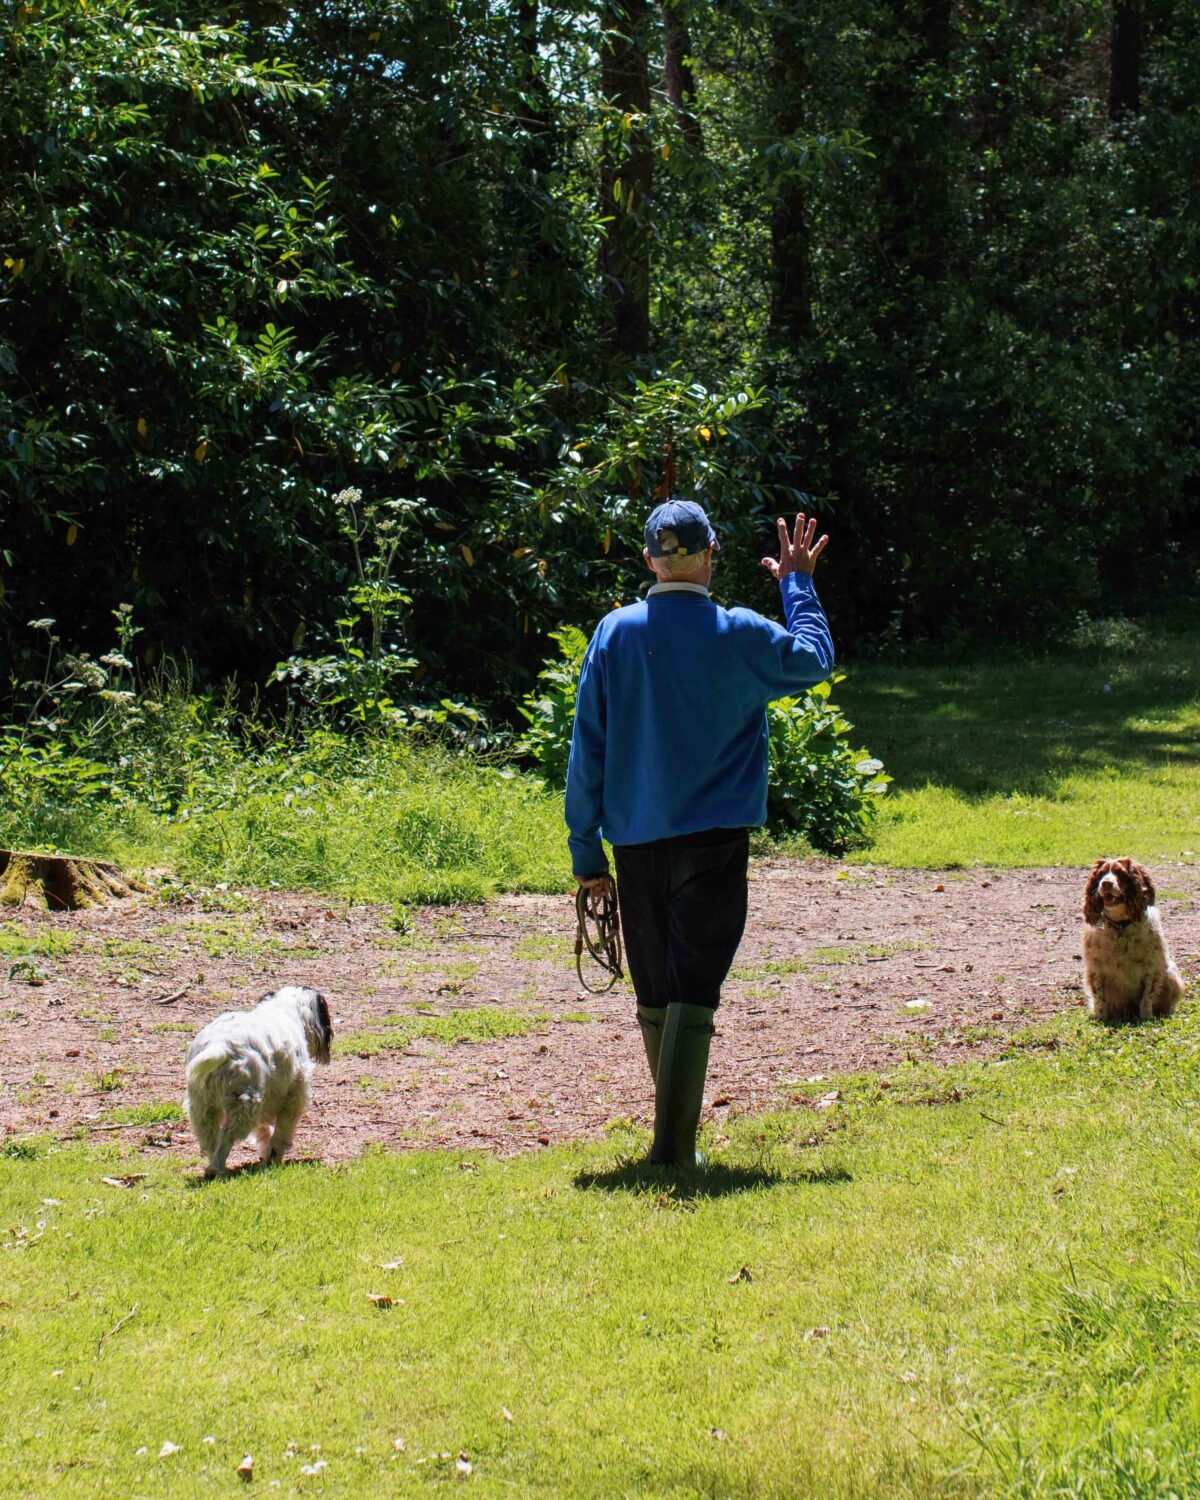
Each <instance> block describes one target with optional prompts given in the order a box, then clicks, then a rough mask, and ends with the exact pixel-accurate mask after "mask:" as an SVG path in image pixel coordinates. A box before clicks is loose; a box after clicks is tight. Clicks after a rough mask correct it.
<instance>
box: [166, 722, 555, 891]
mask: <svg viewBox="0 0 1200 1500" xmlns="http://www.w3.org/2000/svg"><path fill="white" fill-rule="evenodd" d="M179 864H180V868H181V872H182V873H183V874H184V876H185V877H186V878H189V879H192V880H198V881H205V882H210V883H213V882H218V881H227V882H229V883H230V884H233V885H258V886H265V885H269V884H272V883H278V884H280V885H283V886H286V887H288V888H300V889H314V890H325V891H331V892H334V893H336V894H339V895H343V896H346V897H348V898H350V899H351V900H356V901H363V900H369V901H376V902H390V903H394V904H397V905H399V906H405V905H408V904H411V903H428V904H434V905H436V904H451V905H453V904H458V903H461V902H478V901H483V900H485V899H486V898H487V897H488V896H490V895H491V894H493V892H494V891H496V890H497V889H500V888H504V889H507V890H518V891H562V890H565V889H566V888H567V886H568V884H569V880H570V870H569V864H568V862H567V858H566V829H565V826H564V824H563V815H562V798H561V796H558V795H555V794H553V793H549V792H546V791H545V790H543V789H542V787H541V786H540V784H539V783H537V782H534V781H533V780H531V779H530V778H528V777H524V776H520V775H518V774H516V773H511V772H509V773H506V772H503V771H500V770H497V769H496V768H494V767H491V766H486V765H479V764H476V763H475V762H473V761H472V760H471V759H470V758H469V757H461V756H452V755H449V754H446V753H442V752H437V751H422V752H417V751H414V750H405V749H404V748H403V747H402V746H396V745H393V746H390V747H389V746H386V745H378V746H376V747H375V748H374V750H373V751H372V750H368V749H364V751H363V755H362V764H361V767H360V769H359V772H358V774H354V773H351V772H346V773H345V774H342V775H339V776H337V777H330V778H328V779H324V780H318V781H316V782H314V783H313V785H312V786H311V787H310V788H308V789H307V793H306V795H305V796H303V797H293V798H292V799H291V800H289V799H288V798H287V797H286V796H278V795H271V794H268V793H258V794H256V795H252V796H249V797H247V798H245V799H243V800H242V801H240V802H239V803H238V804H237V805H236V806H235V807H231V808H229V809H228V810H226V811H223V812H221V813H214V814H211V815H209V816H207V817H205V818H203V819H200V820H198V821H197V822H196V823H195V825H194V826H192V827H191V828H190V830H189V831H187V832H185V834H184V836H183V840H182V844H181V848H180V851H179Z"/></svg>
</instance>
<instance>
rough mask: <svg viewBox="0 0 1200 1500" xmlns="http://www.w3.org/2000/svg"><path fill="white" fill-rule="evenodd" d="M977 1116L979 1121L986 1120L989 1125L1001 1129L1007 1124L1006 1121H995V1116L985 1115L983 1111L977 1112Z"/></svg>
mask: <svg viewBox="0 0 1200 1500" xmlns="http://www.w3.org/2000/svg"><path fill="white" fill-rule="evenodd" d="M979 1116H980V1119H983V1120H986V1121H987V1122H988V1124H989V1125H999V1126H1001V1127H1003V1126H1005V1125H1007V1124H1008V1121H1007V1120H997V1119H996V1117H995V1115H989V1114H985V1113H984V1112H983V1110H980V1111H979Z"/></svg>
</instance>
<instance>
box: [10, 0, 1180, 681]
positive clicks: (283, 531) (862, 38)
mask: <svg viewBox="0 0 1200 1500" xmlns="http://www.w3.org/2000/svg"><path fill="white" fill-rule="evenodd" d="M1197 34H1200V4H1197V0H1145V3H1137V0H1031V3H1025V4H1020V5H1017V4H1012V3H991V0H964V3H951V0H886V3H885V0H847V3H845V4H840V5H837V6H831V5H828V4H824V3H820V0H780V3H771V0H709V3H704V0H662V3H652V0H567V3H563V4H548V3H545V0H512V3H501V0H408V3H380V4H377V5H371V6H363V5H359V4H354V3H348V4H347V3H337V0H335V3H316V4H312V5H308V6H304V7H288V6H284V5H279V4H273V3H260V0H250V3H243V4H240V5H238V6H237V7H233V6H227V5H221V4H217V3H213V4H203V3H188V4H185V5H181V6H177V7H172V6H168V5H162V4H153V3H145V0H138V3H136V4H135V3H130V0H69V3H68V0H61V3H59V0H47V3H31V4H22V5H17V6H14V7H12V8H10V9H8V10H6V11H5V14H4V17H3V19H0V141H2V142H3V156H2V159H0V246H2V252H0V257H2V261H3V264H2V266H0V505H2V511H0V515H2V517H3V529H2V532H0V590H2V599H0V660H4V661H7V662H9V663H11V664H12V667H11V670H12V672H13V673H14V674H15V675H14V681H15V676H16V675H19V673H20V671H21V670H22V667H23V666H24V665H27V664H28V663H29V662H31V661H32V660H33V652H34V650H35V648H36V649H42V647H43V646H44V642H43V643H42V645H41V646H39V640H38V637H37V636H36V635H34V634H31V632H30V631H29V629H28V628H27V623H26V622H27V621H29V620H30V619H31V618H32V617H35V616H39V617H53V618H54V619H55V620H56V621H57V626H56V628H57V631H58V633H59V636H60V638H61V639H62V640H63V641H65V642H66V643H67V644H69V645H72V646H74V647H76V648H80V647H82V648H83V649H85V650H91V651H97V650H100V649H102V648H103V646H104V645H105V644H106V643H107V642H108V641H109V640H110V639H111V636H112V623H111V621H112V613H113V610H114V607H115V605H116V604H117V603H118V601H121V602H128V603H130V604H132V606H133V609H134V618H135V619H136V621H137V623H138V626H139V633H138V635H137V638H136V642H132V638H131V640H130V642H129V643H128V644H131V649H132V650H134V651H136V654H137V659H136V663H135V664H136V665H137V666H138V667H139V669H141V668H152V667H154V665H155V663H156V662H161V661H162V660H163V659H164V657H174V658H176V659H183V658H186V659H187V661H188V662H189V663H190V668H189V670H190V672H191V673H192V674H194V678H195V680H196V681H197V682H198V683H200V684H203V683H204V682H216V681H217V680H219V679H220V678H222V677H225V676H228V675H230V674H238V675H239V676H240V677H241V678H242V679H243V680H244V681H245V682H247V683H249V684H251V685H252V686H261V685H262V684H263V683H265V682H266V680H267V679H268V677H269V676H270V674H271V672H272V669H273V668H274V667H275V666H276V664H277V663H281V662H285V661H286V660H288V659H289V658H290V659H292V661H293V665H292V668H291V672H290V675H291V677H292V679H293V680H294V681H297V682H299V681H304V682H307V683H308V684H309V685H310V687H311V684H312V683H313V682H314V681H319V679H320V676H321V663H322V662H323V661H324V662H326V663H328V662H333V661H337V660H344V658H345V653H346V652H347V651H353V650H354V649H362V650H363V651H365V652H366V653H367V655H368V656H371V655H372V654H373V658H374V659H376V660H379V659H386V661H387V663H388V664H389V665H388V672H389V673H390V677H389V679H388V681H389V692H390V693H391V696H392V699H393V700H397V701H398V700H400V699H404V698H409V699H412V700H414V701H416V700H418V699H420V698H421V697H422V696H423V695H424V696H426V697H432V698H434V699H435V698H436V697H437V695H438V694H440V693H444V692H453V693H455V694H459V695H461V696H462V697H463V698H465V699H469V700H472V701H475V702H480V703H484V704H491V705H493V706H496V705H500V704H511V703H512V702H513V701H514V700H515V698H516V697H517V696H518V695H519V694H520V693H521V692H523V691H525V690H527V689H528V687H529V684H530V682H531V680H532V676H533V674H534V673H535V671H536V669H537V665H538V663H539V661H540V660H541V659H542V658H543V657H544V656H545V655H546V654H547V647H546V640H545V637H546V634H547V632H549V631H550V630H551V629H553V628H555V627H557V626H559V625H562V624H564V623H574V624H576V625H579V626H581V627H583V628H584V629H590V626H591V624H592V623H593V622H594V620H595V619H596V617H597V616H598V615H599V614H600V613H602V612H603V611H604V610H605V609H607V608H608V607H610V606H611V604H612V603H613V601H614V600H617V599H623V600H628V599H629V598H630V597H632V596H633V593H634V590H635V589H636V587H637V584H638V582H639V577H638V568H639V564H638V562H637V559H636V551H637V549H638V547H639V546H640V528H641V523H642V520H643V518H644V515H645V512H646V509H647V507H648V505H649V504H650V501H651V496H652V492H653V490H654V488H655V486H656V485H657V484H658V483H659V481H660V480H661V478H662V472H663V451H664V444H665V443H666V441H667V440H671V441H672V442H673V444H674V450H675V462H676V464H677V466H678V474H679V478H678V487H679V492H680V493H686V494H693V495H695V496H697V497H698V498H699V499H701V500H702V502H703V503H704V504H705V505H706V506H707V507H709V509H710V510H711V512H712V514H713V517H714V519H715V520H716V521H717V523H718V525H719V526H720V528H721V531H722V536H723V538H724V552H723V558H722V566H721V572H720V576H719V579H718V586H719V589H720V591H721V594H722V596H723V597H727V598H736V599H738V600H740V601H741V602H745V603H751V604H759V605H760V606H761V607H763V608H766V609H773V608H774V601H773V600H772V598H771V592H772V591H771V586H770V584H769V581H768V580H767V579H766V578H765V576H764V575H762V574H761V571H760V570H759V569H758V562H757V560H758V557H759V555H760V554H761V551H762V550H763V546H764V544H765V543H766V542H767V541H768V540H769V538H770V535H771V532H772V524H773V520H774V517H775V516H776V514H778V513H780V512H782V511H787V510H792V509H795V508H797V507H798V506H801V505H803V506H805V507H809V506H815V508H816V509H817V511H818V513H819V515H820V516H821V518H822V523H823V525H825V526H826V527H827V528H828V529H829V530H830V531H831V532H832V533H833V536H834V539H835V545H834V547H833V548H831V551H830V553H829V559H828V563H827V565H826V566H825V567H824V568H823V572H822V579H821V587H822V594H823V598H824V600H825V603H826V605H827V608H828V610H829V613H830V615H831V618H832V619H833V620H834V622H835V624H836V631H837V638H838V642H839V647H840V649H841V650H842V652H843V654H851V655H855V654H857V655H861V656H866V655H869V654H871V653H877V654H878V653H887V652H890V651H894V650H898V649H900V648H901V647H903V646H905V645H907V644H908V643H911V642H919V641H933V642H946V641H949V642H951V643H952V644H954V643H957V644H959V645H967V646H971V645H973V644H974V643H976V642H987V643H989V644H995V643H997V642H1004V641H1015V642H1019V643H1021V644H1023V645H1037V644H1038V643H1040V642H1042V641H1044V640H1046V639H1047V638H1049V637H1051V636H1053V635H1054V634H1055V633H1056V632H1060V631H1062V630H1063V629H1064V628H1066V627H1067V626H1069V625H1070V624H1071V622H1073V621H1076V620H1077V618H1078V616H1079V614H1080V612H1082V611H1086V612H1089V613H1090V614H1092V615H1098V616H1099V615H1103V616H1112V615H1119V614H1128V615H1134V616H1136V615H1139V614H1146V613H1152V612H1154V611H1156V610H1158V611H1161V610H1163V609H1164V608H1166V609H1172V608H1176V609H1177V608H1178V607H1179V606H1180V605H1181V604H1182V603H1184V602H1185V601H1186V600H1187V598H1188V595H1189V592H1190V591H1191V588H1192V585H1193V580H1194V562H1193V558H1194V553H1195V548H1196V545H1197V543H1200V519H1198V517H1200V511H1198V507H1197V505H1196V498H1197V485H1198V477H1197V467H1198V452H1197V447H1198V435H1197V427H1196V415H1195V414H1196V412H1197V410H1198V409H1200V400H1198V397H1200V354H1198V352H1197V348H1196V340H1195V332H1196V327H1197V320H1198V314H1200V286H1198V283H1197V272H1196V266H1197V262H1198V258H1200V213H1198V212H1197V206H1198V205H1197V197H1198V193H1200V178H1198V177H1197V175H1196V172H1195V163H1196V161H1197V159H1198V158H1200V106H1198V103H1197V101H1198V100H1200V51H1198V49H1197V48H1196V46H1195V38H1196V36H1197ZM347 489H352V490H357V491H360V492H361V499H359V500H356V499H355V498H354V496H353V495H352V496H351V497H350V498H349V500H348V499H347V498H346V497H345V495H344V491H345V490H347ZM339 495H342V499H341V501H340V502H339V501H338V500H337V498H336V497H338V496H339ZM808 497H811V498H808ZM348 517H349V520H348ZM385 564H386V566H385ZM372 588H373V589H374V594H373V595H371V594H370V590H371V589H372ZM364 590H366V592H365V593H364ZM339 620H340V621H341V622H342V623H341V624H340V625H339V624H338V621H339ZM372 631H373V632H374V638H373V639H371V640H368V639H367V638H366V636H367V635H369V634H370V632H372ZM356 640H357V641H358V646H357V647H356V646H355V641H356ZM322 652H324V653H326V654H325V656H322V654H321V653H322ZM287 675H288V673H287V671H286V670H285V671H284V672H283V673H282V674H281V676H287ZM317 691H318V695H319V689H318V690H317Z"/></svg>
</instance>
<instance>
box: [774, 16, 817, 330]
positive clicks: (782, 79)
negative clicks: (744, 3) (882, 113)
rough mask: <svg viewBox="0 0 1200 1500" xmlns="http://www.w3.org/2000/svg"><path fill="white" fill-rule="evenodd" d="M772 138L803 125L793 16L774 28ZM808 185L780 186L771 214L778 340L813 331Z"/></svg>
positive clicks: (803, 83)
mask: <svg viewBox="0 0 1200 1500" xmlns="http://www.w3.org/2000/svg"><path fill="white" fill-rule="evenodd" d="M771 83H772V90H771V93H772V98H771V112H772V121H771V127H770V128H771V133H772V135H774V136H776V137H778V138H779V139H781V140H786V139H790V138H791V137H792V136H794V135H796V133H797V132H798V131H799V130H800V129H801V128H802V127H803V124H804V102H805V100H804V96H805V91H806V89H807V86H808V68H807V59H806V57H805V52H804V39H803V37H802V35H801V32H800V26H799V23H798V21H797V19H796V17H795V15H794V14H792V13H790V12H789V11H788V10H787V9H786V8H781V9H780V10H779V11H777V12H776V15H775V19H774V21H773V23H772V27H771ZM806 191H807V184H806V183H805V181H804V179H803V178H802V177H801V176H800V175H799V174H798V173H796V172H792V173H790V174H789V175H788V176H787V177H785V179H784V180H783V182H782V183H781V184H780V186H779V191H778V193H777V194H776V197H775V202H774V205H773V207H772V212H771V269H772V272H773V286H772V292H771V328H772V331H773V333H774V334H775V335H776V337H777V338H778V340H779V341H780V342H781V343H783V342H795V341H797V340H801V339H807V338H808V337H809V335H810V334H811V333H812V331H813V312H812V241H811V237H810V234H809V225H808V211H807V205H806V203H805V195H806Z"/></svg>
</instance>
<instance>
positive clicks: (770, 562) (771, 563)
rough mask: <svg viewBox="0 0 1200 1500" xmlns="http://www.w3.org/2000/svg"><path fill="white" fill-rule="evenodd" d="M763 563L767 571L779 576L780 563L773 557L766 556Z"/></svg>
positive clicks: (775, 576) (772, 575)
mask: <svg viewBox="0 0 1200 1500" xmlns="http://www.w3.org/2000/svg"><path fill="white" fill-rule="evenodd" d="M762 565H763V567H764V568H766V570H767V572H768V573H770V575H771V577H772V578H778V577H779V564H778V563H777V562H776V561H775V559H774V558H773V557H764V558H763V560H762Z"/></svg>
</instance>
